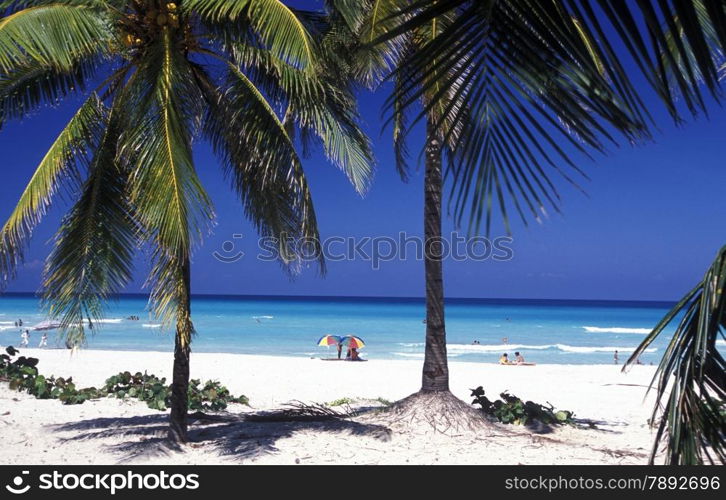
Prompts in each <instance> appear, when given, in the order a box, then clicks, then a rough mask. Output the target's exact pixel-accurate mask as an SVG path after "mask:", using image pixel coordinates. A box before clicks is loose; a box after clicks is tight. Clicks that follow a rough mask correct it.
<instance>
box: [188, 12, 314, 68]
mask: <svg viewBox="0 0 726 500" xmlns="http://www.w3.org/2000/svg"><path fill="white" fill-rule="evenodd" d="M182 7H183V9H185V11H187V12H190V13H196V14H198V15H200V16H202V17H203V18H205V19H209V20H211V21H217V22H219V21H233V22H237V23H240V24H241V25H242V26H243V27H249V28H251V29H253V30H254V31H255V32H256V33H257V34H258V35H259V37H260V39H261V41H262V43H263V44H264V45H265V46H266V47H268V48H269V49H270V50H271V51H272V52H273V53H274V54H275V56H276V57H278V58H280V59H283V60H284V61H285V62H287V63H289V64H292V65H294V66H296V67H298V68H301V69H304V70H310V71H312V70H313V69H314V66H315V62H316V61H315V60H316V48H315V42H314V41H313V39H312V38H311V37H310V34H309V33H308V31H307V29H306V28H305V25H304V24H303V23H302V21H301V20H300V19H299V18H298V17H297V15H296V13H295V11H293V10H292V9H290V8H289V7H288V6H287V5H285V4H284V3H283V2H281V1H280V0H185V2H184V3H183V6H182Z"/></svg>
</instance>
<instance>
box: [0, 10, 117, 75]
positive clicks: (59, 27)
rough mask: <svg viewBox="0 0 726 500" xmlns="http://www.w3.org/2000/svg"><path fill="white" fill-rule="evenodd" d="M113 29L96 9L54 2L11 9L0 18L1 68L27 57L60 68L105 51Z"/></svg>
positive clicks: (63, 69) (69, 67)
mask: <svg viewBox="0 0 726 500" xmlns="http://www.w3.org/2000/svg"><path fill="white" fill-rule="evenodd" d="M113 33H114V32H113V30H112V29H110V26H109V25H108V24H107V22H106V17H105V16H103V15H102V14H101V11H99V10H97V9H92V8H87V7H83V6H73V5H65V4H62V3H52V4H48V5H38V6H33V7H28V8H26V9H23V10H20V11H16V12H12V13H10V14H8V15H6V16H5V17H3V18H2V19H0V71H2V72H8V71H12V70H13V69H14V67H15V66H16V65H22V64H23V63H24V62H25V61H27V60H28V59H30V60H32V61H36V62H38V63H40V64H42V65H44V66H45V67H47V68H53V69H55V70H56V71H58V72H67V71H72V70H73V69H74V68H75V67H76V64H77V62H78V61H79V60H81V59H82V58H84V57H88V56H90V55H94V54H99V53H101V54H102V53H104V52H105V51H107V48H108V45H109V43H110V42H111V41H112V39H113Z"/></svg>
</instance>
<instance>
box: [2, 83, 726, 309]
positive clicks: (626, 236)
mask: <svg viewBox="0 0 726 500" xmlns="http://www.w3.org/2000/svg"><path fill="white" fill-rule="evenodd" d="M384 97H385V92H384V91H380V92H378V93H375V94H370V93H364V94H362V95H361V100H360V102H361V109H362V115H363V120H364V122H365V128H366V130H367V131H368V132H369V133H370V135H371V137H372V139H373V142H374V149H375V153H376V156H377V172H376V177H375V180H374V183H373V185H372V188H371V190H370V192H369V193H368V195H367V196H366V197H365V198H361V197H360V196H358V195H357V194H356V193H355V192H354V190H353V189H352V187H351V186H350V185H349V184H348V182H347V180H346V179H345V176H344V175H343V174H342V173H341V172H340V171H337V170H336V169H335V168H334V167H332V166H330V165H329V164H327V163H326V162H325V160H324V159H323V158H322V157H321V156H320V155H319V154H315V155H313V157H312V158H310V159H309V160H307V161H306V165H305V167H306V171H307V173H308V176H309V180H310V185H311V189H312V193H313V197H314V200H315V205H316V211H317V213H318V219H319V225H320V229H321V235H322V236H323V237H326V236H355V237H361V236H381V235H387V236H393V237H397V235H398V233H399V232H400V231H404V232H406V233H408V234H410V235H420V234H421V233H422V218H423V209H422V204H423V192H422V189H423V188H422V184H423V172H422V171H420V170H419V171H414V172H413V174H412V176H411V180H410V181H409V183H408V184H404V183H402V182H401V181H400V180H399V178H398V176H397V174H396V172H395V168H394V164H393V154H392V148H391V142H390V130H387V131H386V132H384V133H383V135H381V114H380V110H381V106H382V102H383V99H384ZM75 104H76V102H70V101H69V102H68V103H65V104H63V105H62V106H61V107H59V108H57V109H47V110H44V111H42V112H41V113H39V114H36V115H35V116H33V117H30V118H28V119H26V120H24V121H23V122H20V123H11V124H7V125H6V126H4V127H3V129H2V130H0V148H2V152H3V159H2V161H3V166H2V172H3V174H2V183H1V185H0V218H2V219H3V220H5V219H6V218H7V216H8V215H9V214H10V212H11V210H12V208H13V206H14V204H15V202H16V201H17V199H18V197H19V195H20V193H21V192H22V190H23V188H24V186H25V184H26V183H27V181H28V179H29V178H30V176H31V175H32V173H33V170H34V167H35V166H36V165H37V164H38V162H39V161H40V159H41V158H42V156H43V154H44V153H45V151H46V150H47V148H48V146H49V145H50V144H51V142H52V141H53V139H54V137H55V136H56V135H57V133H58V132H59V131H60V130H61V128H62V126H63V124H64V123H65V121H66V120H67V119H68V118H69V117H70V115H71V114H72V112H73V110H74V105H75ZM654 109H655V116H656V119H657V121H658V123H659V127H660V129H661V130H660V133H658V134H657V135H656V137H655V139H656V141H655V143H651V144H647V145H645V146H641V147H630V146H621V147H620V148H618V149H613V150H612V151H611V152H610V154H609V155H608V156H596V161H595V162H592V161H589V160H587V159H581V161H580V162H579V163H580V165H581V166H582V167H583V168H584V169H585V170H586V171H587V173H588V175H589V176H590V178H591V179H590V180H589V181H587V180H583V187H584V188H585V190H586V192H587V196H583V195H582V194H581V193H579V192H578V191H576V190H575V189H573V188H571V187H569V186H567V185H566V184H565V183H564V182H558V186H559V187H560V189H561V193H562V195H563V200H562V211H563V214H562V215H559V214H552V215H551V216H550V217H549V218H548V219H546V220H544V222H543V223H542V224H540V225H538V224H534V225H530V226H529V227H527V228H525V227H523V226H522V225H521V224H516V223H515V224H514V226H513V232H514V235H513V236H514V241H513V243H512V244H511V245H510V246H511V247H512V249H513V252H514V257H513V259H512V260H510V261H507V262H495V261H485V262H472V261H467V262H452V261H447V262H446V264H445V273H446V275H445V276H446V278H445V287H446V293H447V295H448V296H451V297H487V298H572V299H623V300H673V299H677V298H679V297H680V296H681V295H683V294H684V293H685V292H686V291H687V290H688V289H690V287H692V286H693V284H694V283H695V282H696V281H697V280H698V279H699V278H700V277H701V276H702V275H703V273H704V272H705V270H706V267H707V265H708V264H709V263H710V262H711V260H712V259H713V257H714V255H715V253H716V252H717V250H718V249H719V247H720V246H721V245H723V244H724V243H726V238H724V234H725V233H724V232H723V231H722V223H721V222H720V221H723V220H726V205H725V204H724V203H723V194H722V193H723V186H724V185H726V173H724V165H723V163H724V157H725V156H726V155H725V153H726V141H724V135H723V131H724V130H726V112H724V110H723V109H722V108H719V107H716V106H712V108H711V109H712V112H711V116H710V119H709V120H706V119H705V118H703V117H702V118H701V119H699V120H696V121H694V120H691V121H690V122H689V123H687V124H686V125H684V126H682V127H680V128H676V127H675V126H673V125H672V122H671V120H670V119H669V118H668V117H667V116H666V115H665V114H664V113H663V111H662V109H661V108H660V107H659V106H657V105H656V106H654ZM419 135H420V134H419ZM418 144H419V143H418V142H416V141H415V140H414V141H413V142H412V148H411V149H412V151H414V152H416V151H417V147H418ZM414 158H415V157H414ZM196 165H197V168H198V170H199V172H200V176H201V178H202V180H203V182H204V184H205V186H206V188H207V190H208V191H209V192H210V194H211V195H212V198H213V200H214V202H215V208H216V213H217V216H218V220H217V226H216V228H215V230H214V233H213V234H211V235H210V236H209V237H208V238H207V239H206V241H205V242H204V244H203V246H202V247H201V248H199V249H198V250H197V252H196V254H195V256H194V261H193V272H192V280H193V285H192V288H193V292H194V293H205V294H213V293H219V294H260V295H301V294H310V295H347V296H350V295H366V296H371V295H372V296H416V297H418V296H422V295H423V291H424V288H423V286H424V285H423V263H422V262H418V261H414V260H408V261H393V262H384V263H383V264H382V265H381V268H380V269H379V270H373V269H372V268H371V264H370V262H363V261H360V260H354V261H346V262H333V263H329V266H328V274H327V276H326V277H325V278H321V277H320V276H319V275H318V273H317V272H316V271H315V270H314V269H312V268H311V269H306V270H304V271H303V272H302V273H301V275H300V276H298V277H297V279H295V280H294V281H291V280H290V279H288V277H286V276H285V275H284V274H283V273H282V272H281V271H280V268H279V266H278V265H277V264H275V263H269V262H259V261H257V260H256V259H255V258H254V257H252V255H253V254H254V253H255V244H256V235H255V234H254V231H253V230H252V228H251V226H250V225H249V224H248V223H247V222H246V221H245V220H244V216H243V213H242V210H241V207H240V206H239V204H238V203H237V202H236V200H235V198H234V195H233V194H232V193H231V191H230V190H229V189H228V186H227V184H226V182H225V181H224V180H223V179H222V175H221V171H220V168H219V166H218V164H217V162H216V161H215V159H214V157H213V156H212V155H211V153H210V151H209V148H208V147H207V146H206V145H205V144H203V143H201V144H198V145H197V147H196ZM66 201H68V200H66ZM67 207H68V204H67V203H63V202H60V203H57V205H56V207H54V209H53V210H51V212H50V213H49V214H48V216H47V217H46V220H45V221H44V222H43V223H42V224H41V226H40V227H39V228H38V229H37V231H36V233H35V235H34V237H33V241H32V245H31V248H30V250H29V252H28V254H27V262H26V265H25V266H24V267H23V268H22V269H20V271H19V273H18V277H17V279H16V280H14V281H13V282H12V283H11V284H10V286H9V287H8V290H9V291H35V290H37V289H38V288H39V284H40V276H41V272H42V261H43V259H44V258H45V257H46V256H47V254H48V252H49V248H50V246H49V240H50V239H51V238H52V235H53V233H54V231H55V229H56V228H57V225H58V222H59V219H60V215H61V214H62V212H63V210H64V209H65V208H67ZM452 229H453V227H452V224H451V221H450V220H447V221H446V222H445V232H448V231H451V230H452ZM240 233H241V234H243V235H244V238H242V239H241V240H235V244H236V245H237V246H236V248H235V251H236V250H237V249H240V250H243V251H245V252H246V253H247V256H246V257H245V258H243V259H241V260H240V261H238V262H236V263H233V264H224V263H222V262H219V261H218V260H216V259H215V258H214V257H213V256H212V253H213V252H215V251H220V250H221V249H222V245H223V243H224V242H225V241H228V240H231V239H232V237H231V236H232V234H240ZM500 233H501V231H500V232H499V233H497V231H495V234H500ZM145 262H146V259H145V256H143V255H140V256H139V258H138V259H137V270H138V272H137V277H136V280H135V282H134V283H132V284H131V285H130V286H129V289H128V290H127V291H129V292H138V291H141V284H142V283H143V278H144V273H145V271H146V267H145Z"/></svg>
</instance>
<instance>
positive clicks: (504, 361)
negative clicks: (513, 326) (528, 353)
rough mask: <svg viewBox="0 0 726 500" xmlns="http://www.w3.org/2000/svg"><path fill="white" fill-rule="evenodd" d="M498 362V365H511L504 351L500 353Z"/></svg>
mask: <svg viewBox="0 0 726 500" xmlns="http://www.w3.org/2000/svg"><path fill="white" fill-rule="evenodd" d="M499 364H500V365H511V364H513V363H512V362H511V361H509V355H508V354H507V353H506V352H505V353H504V354H502V357H501V358H499Z"/></svg>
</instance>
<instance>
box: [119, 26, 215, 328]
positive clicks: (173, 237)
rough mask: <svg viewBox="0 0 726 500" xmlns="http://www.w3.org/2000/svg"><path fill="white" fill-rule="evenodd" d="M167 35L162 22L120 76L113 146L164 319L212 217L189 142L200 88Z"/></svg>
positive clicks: (179, 302)
mask: <svg viewBox="0 0 726 500" xmlns="http://www.w3.org/2000/svg"><path fill="white" fill-rule="evenodd" d="M173 43H174V42H173V39H172V34H171V33H170V30H169V29H168V28H165V29H164V31H163V36H162V37H160V39H159V41H158V42H157V43H156V44H154V45H153V46H152V47H151V48H150V49H149V50H148V51H147V53H146V54H145V59H144V61H143V62H142V63H141V64H140V68H139V70H138V71H137V74H136V75H135V78H133V80H132V81H131V82H130V83H129V84H127V87H126V88H125V90H124V92H125V93H127V97H125V99H124V102H123V106H124V107H125V109H126V112H125V113H126V115H125V118H126V120H127V121H126V123H125V124H124V133H123V134H122V136H121V141H122V147H121V148H120V150H119V159H123V158H124V157H127V158H128V157H131V158H133V164H132V165H129V168H130V169H131V172H130V178H129V193H130V195H129V196H130V200H131V204H132V205H133V207H134V213H135V216H136V219H137V221H138V223H139V224H140V226H141V227H142V228H143V231H144V232H145V234H146V241H147V242H149V243H150V244H151V245H152V248H154V249H155V253H154V263H155V264H154V266H153V269H152V273H151V275H150V279H149V284H150V286H151V287H152V297H151V298H152V303H153V304H154V307H155V310H156V313H157V315H158V316H159V317H160V318H161V319H162V320H164V321H165V322H167V323H168V322H170V321H171V320H172V319H173V318H174V317H175V315H176V313H177V312H181V313H183V314H186V312H184V311H183V309H184V308H183V307H182V306H183V303H184V301H185V300H186V299H185V297H186V295H187V293H186V292H184V291H183V290H182V291H181V292H180V289H179V286H182V285H183V284H182V285H179V280H180V279H182V278H181V276H182V271H181V266H182V265H183V264H184V263H185V262H186V261H187V260H188V259H189V258H190V256H191V255H190V253H191V251H192V249H193V247H194V245H195V244H197V243H199V242H200V241H201V238H202V236H204V234H205V233H206V232H207V231H208V228H209V226H210V224H211V221H212V220H213V218H214V213H213V209H212V206H211V201H210V200H209V197H208V195H207V193H206V192H205V190H204V188H203V186H202V184H201V182H200V180H199V178H198V176H197V174H196V171H195V168H194V163H193V159H192V149H191V136H192V127H194V126H196V125H195V123H198V122H199V120H201V116H202V114H201V109H202V108H201V104H202V96H201V94H200V92H199V90H198V88H197V87H196V85H195V84H194V78H193V74H192V72H191V69H190V67H189V65H188V63H187V61H186V60H184V59H183V58H181V57H180V54H179V53H178V52H177V51H176V50H174V45H173ZM180 293H181V295H180ZM179 307H182V309H178V308H179ZM187 340H188V339H187Z"/></svg>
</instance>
